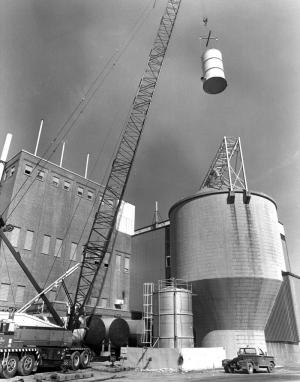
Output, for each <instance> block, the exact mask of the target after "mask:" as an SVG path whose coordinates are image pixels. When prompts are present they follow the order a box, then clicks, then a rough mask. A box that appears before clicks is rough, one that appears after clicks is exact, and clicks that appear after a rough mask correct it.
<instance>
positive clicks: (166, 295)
mask: <svg viewBox="0 0 300 382" xmlns="http://www.w3.org/2000/svg"><path fill="white" fill-rule="evenodd" d="M158 285H159V286H158V290H157V291H156V292H155V293H154V295H153V298H154V304H153V313H154V319H153V335H154V341H155V340H156V339H158V342H157V346H158V347H160V348H190V347H193V346H194V337H193V313H192V291H191V285H190V284H188V283H187V282H183V281H182V280H162V281H160V282H159V284H158Z"/></svg>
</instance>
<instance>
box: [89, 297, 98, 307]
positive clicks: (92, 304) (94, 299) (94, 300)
mask: <svg viewBox="0 0 300 382" xmlns="http://www.w3.org/2000/svg"><path fill="white" fill-rule="evenodd" d="M97 301H98V299H97V297H91V298H90V305H91V306H96V305H97Z"/></svg>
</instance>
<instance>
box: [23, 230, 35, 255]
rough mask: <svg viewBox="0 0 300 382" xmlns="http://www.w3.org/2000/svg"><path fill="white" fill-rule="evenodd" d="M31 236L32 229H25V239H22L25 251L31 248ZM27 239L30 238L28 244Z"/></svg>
mask: <svg viewBox="0 0 300 382" xmlns="http://www.w3.org/2000/svg"><path fill="white" fill-rule="evenodd" d="M28 235H29V236H28ZM30 236H31V237H30ZM33 237H34V231H32V230H31V229H27V230H26V233H25V240H24V246H23V249H25V250H26V251H31V250H32V244H33ZM27 240H30V241H29V243H30V245H28V241H27Z"/></svg>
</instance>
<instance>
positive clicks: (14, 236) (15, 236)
mask: <svg viewBox="0 0 300 382" xmlns="http://www.w3.org/2000/svg"><path fill="white" fill-rule="evenodd" d="M19 236H20V228H18V227H14V229H13V230H12V231H11V234H10V242H11V245H12V246H13V247H17V246H18V243H19Z"/></svg>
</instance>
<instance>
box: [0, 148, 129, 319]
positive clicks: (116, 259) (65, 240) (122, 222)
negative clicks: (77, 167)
mask: <svg viewBox="0 0 300 382" xmlns="http://www.w3.org/2000/svg"><path fill="white" fill-rule="evenodd" d="M100 196H101V186H100V185H99V184H98V183H96V182H93V181H91V180H89V179H85V178H84V177H82V176H80V175H78V174H76V173H74V172H71V171H69V170H67V169H64V168H62V167H60V166H58V165H56V164H54V163H51V162H49V161H46V160H44V159H42V158H39V157H36V156H34V155H32V154H30V153H28V152H26V151H23V150H22V151H21V152H20V153H18V154H17V155H16V156H15V157H13V158H12V159H10V160H9V161H8V162H7V163H6V165H5V170H4V173H3V176H2V181H1V189H0V211H1V213H2V215H3V219H4V221H5V222H6V223H7V224H12V225H13V226H14V230H13V231H12V232H9V233H7V236H8V238H9V239H10V241H11V243H12V245H13V246H14V248H15V249H16V250H17V251H18V252H19V253H20V254H21V257H22V259H23V261H24V262H25V264H26V265H27V267H28V268H29V269H30V271H31V273H32V274H33V276H34V278H35V279H36V281H37V282H38V284H39V285H40V287H41V288H44V287H46V286H48V285H49V284H51V283H52V282H54V281H55V280H56V279H57V278H58V277H59V276H61V275H62V274H63V273H64V272H66V271H67V269H69V268H70V267H72V266H73V265H75V264H76V263H78V262H79V263H80V262H81V260H82V259H81V256H82V252H83V246H84V244H85V242H86V241H87V239H88V235H89V230H90V228H91V225H92V222H93V219H94V215H95V213H96V211H97V207H98V205H99V202H100ZM122 211H123V215H122ZM118 227H119V228H118V235H117V240H116V244H115V248H114V252H113V255H112V257H111V259H105V261H104V269H105V267H106V268H107V275H106V279H105V283H104V287H103V290H102V294H101V296H98V291H97V288H94V290H93V293H92V296H91V298H90V301H89V304H90V305H91V306H95V305H96V306H97V307H98V311H101V312H104V313H105V312H106V313H110V314H114V313H115V312H117V313H119V314H121V315H122V314H124V315H125V316H126V315H129V313H128V309H129V272H130V256H131V238H130V234H131V233H133V231H134V206H133V205H130V204H128V203H123V205H122V207H121V211H120V214H119V217H118ZM0 250H1V255H0V275H1V283H0V308H1V309H8V308H9V307H16V308H19V307H20V306H22V305H23V304H25V302H27V301H29V300H30V299H31V298H33V297H34V296H35V295H36V292H35V290H34V289H33V287H32V286H31V285H30V283H29V281H28V280H27V278H26V276H25V274H24V273H23V271H22V270H21V268H20V266H19V265H18V264H17V262H16V261H15V259H14V258H13V256H12V255H11V253H10V252H9V250H8V248H6V246H5V244H4V243H1V248H0ZM108 263H109V266H108ZM78 275H79V271H78V270H77V271H76V272H74V273H73V274H72V275H71V276H69V277H68V278H67V279H66V280H65V283H66V285H67V289H68V290H69V291H70V295H71V298H72V297H74V294H75V291H76V285H77V280H78ZM48 298H49V299H50V300H51V301H55V304H56V306H57V307H58V308H59V309H61V311H62V314H63V313H64V312H65V311H66V309H67V305H66V302H67V298H66V296H65V293H64V292H63V289H62V288H61V287H60V286H59V285H58V286H54V287H53V289H52V290H51V291H50V292H49V293H48Z"/></svg>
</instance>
